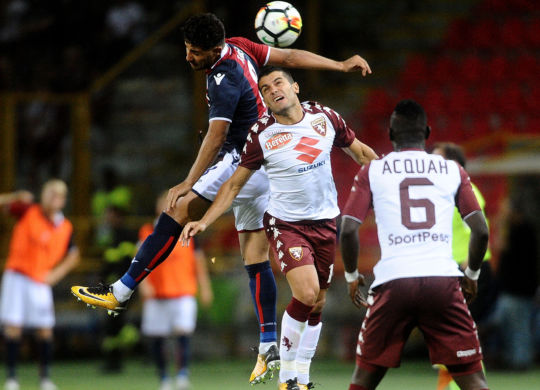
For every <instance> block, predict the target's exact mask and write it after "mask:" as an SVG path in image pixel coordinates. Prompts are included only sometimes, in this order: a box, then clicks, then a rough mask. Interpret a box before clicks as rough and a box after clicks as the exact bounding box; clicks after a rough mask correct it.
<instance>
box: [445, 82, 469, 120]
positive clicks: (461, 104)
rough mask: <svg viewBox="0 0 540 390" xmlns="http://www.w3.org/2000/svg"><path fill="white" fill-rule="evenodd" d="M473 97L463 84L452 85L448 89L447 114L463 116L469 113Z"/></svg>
mask: <svg viewBox="0 0 540 390" xmlns="http://www.w3.org/2000/svg"><path fill="white" fill-rule="evenodd" d="M472 104H473V97H472V95H471V93H470V91H469V88H467V87H466V86H465V85H463V84H455V85H452V86H451V87H450V89H449V97H448V112H449V113H450V114H452V115H454V116H463V115H465V114H467V113H469V112H471V108H472Z"/></svg>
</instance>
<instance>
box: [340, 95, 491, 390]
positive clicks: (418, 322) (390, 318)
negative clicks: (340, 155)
mask: <svg viewBox="0 0 540 390" xmlns="http://www.w3.org/2000/svg"><path fill="white" fill-rule="evenodd" d="M430 131H431V129H430V127H429V126H427V117H426V114H425V112H424V109H423V108H422V107H421V106H420V105H419V104H418V103H416V102H414V101H412V100H404V101H401V102H400V103H398V105H397V106H396V108H395V109H394V112H393V113H392V116H391V118H390V128H389V135H390V139H391V140H392V143H393V146H394V152H392V153H390V154H389V155H387V156H385V157H384V158H382V159H381V160H377V161H372V162H371V163H370V164H369V165H367V166H364V167H362V169H361V170H360V171H359V172H358V174H357V176H356V177H355V180H354V184H353V186H352V188H351V195H350V197H349V199H348V200H347V204H346V206H345V209H344V210H343V221H342V229H341V237H340V244H341V254H342V258H343V261H344V263H345V271H346V273H345V278H346V279H347V282H348V283H349V294H350V296H351V298H352V300H353V303H354V304H356V305H357V306H365V307H367V308H368V310H367V312H366V315H365V318H364V321H363V323H362V327H361V330H360V334H359V335H358V345H357V349H356V354H357V360H356V368H355V371H354V374H353V378H352V383H351V386H350V387H349V390H373V389H375V388H376V387H377V385H378V384H379V382H380V381H381V380H382V378H383V377H384V375H385V373H386V370H387V369H388V368H389V367H398V366H399V364H400V360H401V352H402V350H403V346H404V345H405V342H406V341H407V338H408V337H409V334H410V332H411V331H412V329H413V328H414V327H418V328H419V329H420V331H421V332H422V334H423V335H424V338H425V340H426V344H427V346H428V349H429V355H430V359H431V363H432V364H444V365H446V366H447V367H448V370H449V372H450V373H451V374H452V376H453V377H454V380H455V381H456V383H457V384H458V385H459V386H460V388H461V389H465V390H473V389H474V390H479V389H487V383H486V379H485V377H484V374H483V372H482V366H481V360H482V350H481V347H480V343H479V340H478V334H477V332H476V325H475V324H474V321H473V319H472V317H471V314H470V312H469V310H468V308H467V305H466V300H467V301H470V300H472V299H474V298H475V296H476V293H477V283H476V280H477V279H478V274H479V273H480V270H479V269H480V264H481V262H482V259H483V257H484V253H485V252H486V248H487V240H488V230H487V225H486V221H485V218H484V215H483V213H482V211H481V209H480V206H479V205H478V202H477V201H476V197H475V196H474V193H473V191H472V187H471V183H470V180H469V176H468V174H467V173H466V172H465V170H464V169H463V168H462V167H461V166H460V165H458V164H457V163H456V162H455V161H448V160H445V159H443V158H442V157H441V156H436V155H432V154H427V153H426V151H425V140H426V139H427V137H428V136H429V133H430ZM455 206H457V208H458V210H459V212H460V214H461V217H462V218H463V220H464V221H465V222H466V223H467V224H468V225H469V227H470V228H471V240H470V246H469V256H468V257H469V266H468V268H467V269H466V270H465V276H464V277H463V273H462V272H461V271H460V270H459V268H458V266H457V264H456V262H455V261H454V260H453V258H452V219H453V213H454V207H455ZM371 207H373V210H374V212H375V220H376V223H377V232H378V235H379V244H380V247H381V259H380V260H379V261H378V263H377V264H376V265H375V267H374V270H373V271H374V273H375V280H374V282H373V284H372V285H371V289H370V291H369V295H368V297H367V298H366V297H364V294H363V293H362V291H361V290H360V289H358V286H359V285H363V284H364V279H363V276H361V275H359V274H358V270H357V267H358V264H357V263H358V253H359V240H358V228H359V226H360V224H361V223H362V222H363V221H364V220H365V218H366V215H367V212H368V210H369V209H370V208H371ZM460 278H461V281H460Z"/></svg>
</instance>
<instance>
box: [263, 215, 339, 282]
mask: <svg viewBox="0 0 540 390" xmlns="http://www.w3.org/2000/svg"><path fill="white" fill-rule="evenodd" d="M263 223H264V230H265V232H266V237H267V238H268V242H269V243H270V248H271V249H272V253H273V255H274V259H275V260H276V261H277V263H278V265H279V267H280V269H281V272H283V273H284V274H286V273H287V272H289V271H290V270H291V269H293V268H296V267H300V266H302V265H308V264H313V265H314V266H315V269H316V270H317V276H318V277H319V287H320V288H321V289H326V288H328V286H330V281H331V279H332V274H333V270H334V258H335V254H336V235H337V230H336V220H335V219H322V220H317V221H298V222H286V221H282V220H281V219H278V218H275V217H272V216H271V215H270V214H268V213H264V219H263Z"/></svg>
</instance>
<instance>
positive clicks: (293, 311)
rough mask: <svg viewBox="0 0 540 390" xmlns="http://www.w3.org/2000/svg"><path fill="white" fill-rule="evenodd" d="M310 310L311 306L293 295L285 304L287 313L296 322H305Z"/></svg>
mask: <svg viewBox="0 0 540 390" xmlns="http://www.w3.org/2000/svg"><path fill="white" fill-rule="evenodd" d="M311 310H313V306H308V305H305V304H303V303H302V302H300V301H299V300H298V299H296V298H295V297H292V299H291V302H290V303H289V305H288V306H287V313H288V314H289V315H290V316H291V318H294V319H295V320H296V321H298V322H306V321H307V319H308V317H309V313H311Z"/></svg>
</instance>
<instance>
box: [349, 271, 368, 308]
mask: <svg viewBox="0 0 540 390" xmlns="http://www.w3.org/2000/svg"><path fill="white" fill-rule="evenodd" d="M364 285H365V282H364V276H363V275H359V276H358V278H357V279H356V280H355V281H353V282H351V283H349V285H348V288H349V297H351V300H352V302H353V303H354V305H355V306H356V307H358V308H359V309H361V308H362V307H367V306H368V304H367V301H366V297H365V296H364V293H363V292H362V290H361V289H360V287H362V286H364Z"/></svg>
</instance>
